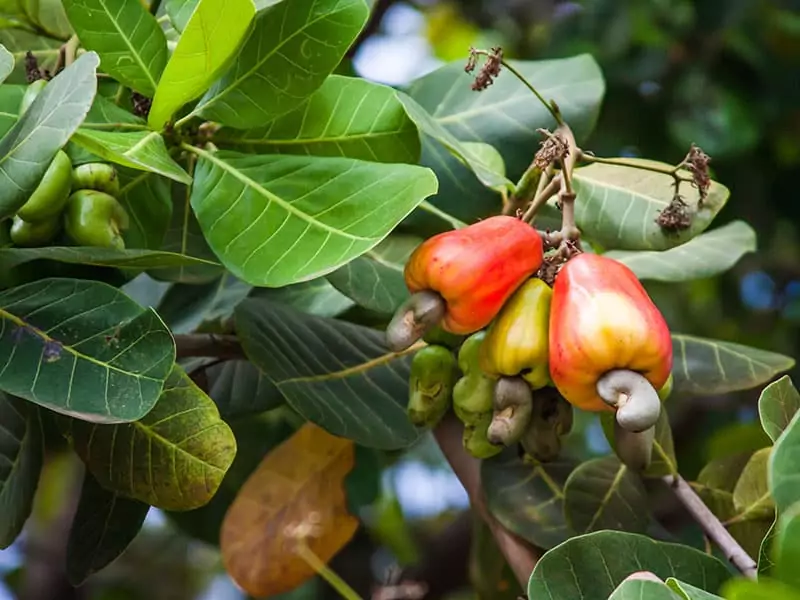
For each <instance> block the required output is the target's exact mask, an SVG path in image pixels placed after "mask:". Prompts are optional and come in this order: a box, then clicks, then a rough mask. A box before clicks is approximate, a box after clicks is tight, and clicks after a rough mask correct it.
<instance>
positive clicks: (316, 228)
mask: <svg viewBox="0 0 800 600" xmlns="http://www.w3.org/2000/svg"><path fill="white" fill-rule="evenodd" d="M279 6H281V5H279ZM196 152H197V153H198V154H200V156H201V159H200V160H199V161H198V164H197V171H196V172H195V184H194V186H193V193H192V208H193V209H194V212H195V214H196V215H197V219H198V221H199V222H200V226H201V227H202V229H203V232H204V234H205V237H206V239H207V240H208V243H209V244H210V246H211V248H212V249H213V250H214V252H215V254H216V255H217V256H218V257H219V258H220V260H221V261H222V263H223V264H224V265H225V267H226V268H227V269H228V270H229V271H231V272H232V273H233V274H234V275H236V276H237V277H239V278H240V279H242V280H244V281H246V282H247V283H250V284H251V285H257V286H268V287H280V286H283V285H287V284H290V283H296V282H299V281H306V280H309V279H314V278H315V277H319V276H321V275H326V274H327V273H330V272H331V271H333V270H334V269H336V268H338V267H340V266H342V265H343V264H346V263H347V262H348V261H350V260H352V259H353V258H356V257H357V256H359V255H361V254H363V253H364V252H366V251H367V250H370V249H372V248H373V247H375V246H376V245H377V244H378V242H380V241H381V240H382V239H383V238H385V237H386V236H387V235H388V234H389V233H390V232H391V231H392V229H393V228H394V227H395V226H396V225H397V224H398V223H399V222H400V221H401V220H402V219H403V217H405V216H406V215H408V213H410V212H411V211H412V210H413V209H414V207H416V206H417V205H418V204H419V203H420V202H422V201H423V200H424V199H425V198H426V197H428V196H430V195H431V194H433V193H434V192H435V191H436V185H437V184H436V178H435V177H434V175H433V173H432V172H431V171H429V170H428V169H423V168H421V167H418V166H414V165H402V164H391V165H389V164H381V163H373V162H364V161H358V160H353V159H349V158H333V157H324V158H323V157H307V156H274V155H273V156H268V155H264V156H259V155H248V154H239V153H236V152H231V151H219V152H216V153H213V154H212V153H210V152H206V151H203V150H196Z"/></svg>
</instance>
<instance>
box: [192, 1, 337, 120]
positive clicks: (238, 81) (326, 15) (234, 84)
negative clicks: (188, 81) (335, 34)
mask: <svg viewBox="0 0 800 600" xmlns="http://www.w3.org/2000/svg"><path fill="white" fill-rule="evenodd" d="M340 12H342V9H341V8H340V9H339V10H337V11H335V12H329V13H323V14H322V15H320V16H319V17H317V18H316V19H313V20H311V21H306V22H305V25H303V27H300V28H299V29H297V30H295V31H294V33H292V34H291V35H290V36H289V37H287V38H286V39H284V40H282V41H281V42H280V44H278V45H277V46H276V47H275V48H274V49H273V50H272V51H271V52H269V53H268V54H265V55H264V57H263V58H262V59H261V60H259V61H258V62H256V63H255V65H254V66H253V68H252V69H250V70H248V71H247V72H246V73H244V75H242V76H241V77H239V78H237V79H234V80H233V81H232V82H231V84H230V85H229V86H227V87H226V88H225V89H223V90H222V91H221V92H220V93H219V94H217V95H216V96H214V97H213V98H211V99H209V101H208V102H207V103H206V104H203V105H202V106H200V105H198V106H196V107H195V108H194V109H193V110H192V112H191V113H189V114H188V115H186V116H185V117H183V118H182V119H180V121H178V123H180V122H185V121H187V120H188V119H190V118H191V117H195V116H197V115H198V114H200V111H202V110H203V109H204V108H206V107H208V106H213V105H214V104H215V103H216V102H217V101H218V100H219V99H220V98H223V97H225V95H226V94H228V92H230V91H231V90H233V89H236V88H238V87H239V85H241V83H242V81H244V80H245V79H247V78H248V77H250V76H251V75H252V74H253V73H255V72H256V71H258V69H260V68H261V66H262V65H263V64H264V63H265V62H267V61H268V60H269V59H270V58H272V57H273V56H274V55H275V54H278V53H279V51H280V50H282V49H283V47H284V46H285V45H286V44H287V43H288V42H289V41H290V40H292V39H294V38H295V37H296V36H298V35H300V33H301V32H302V31H303V30H305V29H308V28H309V27H310V26H311V25H314V24H316V23H318V22H319V21H322V20H323V19H328V18H330V17H332V16H333V15H336V14H338V13H340ZM288 13H289V9H288V8H286V9H285V10H284V12H283V22H282V23H281V33H282V32H283V27H284V25H285V24H286V15H287V14H288ZM245 43H246V42H245Z"/></svg>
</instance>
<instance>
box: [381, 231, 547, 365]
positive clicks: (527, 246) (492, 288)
mask: <svg viewBox="0 0 800 600" xmlns="http://www.w3.org/2000/svg"><path fill="white" fill-rule="evenodd" d="M542 252H543V246H542V238H541V236H540V235H539V234H538V233H537V232H536V230H535V229H533V228H532V227H531V226H530V225H528V224H527V223H524V222H523V221H521V220H520V219H517V218H514V217H509V216H504V215H499V216H495V217H490V218H488V219H485V220H483V221H479V222H478V223H475V224H473V225H470V226H468V227H464V228H463V229H456V230H454V231H447V232H444V233H440V234H438V235H435V236H433V237H431V238H429V239H427V240H425V241H424V242H423V243H422V244H420V245H419V246H418V247H417V248H416V249H415V250H414V252H413V253H412V254H411V256H410V257H409V259H408V262H407V263H406V266H405V271H404V276H405V282H406V286H407V287H408V289H409V291H410V292H411V294H412V295H411V297H410V298H409V299H408V300H407V301H406V302H405V303H404V304H403V305H402V306H401V307H400V308H399V309H398V310H397V312H396V313H395V316H394V318H393V319H392V322H391V323H390V324H389V327H388V328H387V330H386V340H387V343H388V345H389V347H390V348H391V349H392V350H394V351H395V352H400V351H402V350H404V349H406V348H408V347H409V346H411V344H413V343H414V342H415V341H417V340H418V339H419V338H420V337H422V336H423V335H424V334H425V332H426V331H428V330H429V329H431V328H432V327H435V326H436V325H440V326H441V327H442V329H443V330H444V331H447V332H449V333H454V334H457V335H469V334H471V333H474V332H476V331H478V330H480V329H483V328H484V327H486V326H487V325H488V324H489V323H490V322H491V320H492V319H493V318H494V317H495V316H496V315H497V313H498V312H499V311H500V309H501V308H502V307H503V304H505V302H506V300H508V298H509V297H510V296H511V295H512V294H513V293H514V291H516V289H517V288H518V287H519V286H520V285H522V283H523V282H524V281H525V280H526V279H528V278H529V277H530V276H531V275H532V274H534V273H535V272H536V271H537V270H538V269H539V267H540V266H541V264H542Z"/></svg>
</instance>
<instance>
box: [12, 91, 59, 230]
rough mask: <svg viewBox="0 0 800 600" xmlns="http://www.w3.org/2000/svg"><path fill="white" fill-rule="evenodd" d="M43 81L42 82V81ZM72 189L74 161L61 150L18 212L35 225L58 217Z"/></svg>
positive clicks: (21, 217) (21, 216)
mask: <svg viewBox="0 0 800 600" xmlns="http://www.w3.org/2000/svg"><path fill="white" fill-rule="evenodd" d="M40 81H41V80H40ZM71 187H72V161H70V159H69V156H67V154H66V152H64V151H63V150H59V151H58V152H57V153H56V155H55V157H54V158H53V162H51V163H50V166H49V167H47V171H45V172H44V177H42V180H41V181H40V182H39V185H38V186H37V187H36V189H35V190H34V191H33V194H31V196H30V198H28V201H27V202H25V204H23V205H22V208H20V209H19V210H18V211H17V215H18V216H19V218H20V219H23V220H25V221H28V222H29V223H35V222H37V221H48V220H50V219H52V218H53V217H57V216H58V215H60V214H61V211H63V210H64V206H65V205H66V204H67V198H69V192H70V189H71Z"/></svg>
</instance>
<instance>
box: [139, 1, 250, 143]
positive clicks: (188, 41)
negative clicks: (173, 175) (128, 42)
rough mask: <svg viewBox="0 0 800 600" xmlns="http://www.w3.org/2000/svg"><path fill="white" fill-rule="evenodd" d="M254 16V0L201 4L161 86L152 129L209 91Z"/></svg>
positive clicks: (150, 117) (184, 31) (152, 114)
mask: <svg viewBox="0 0 800 600" xmlns="http://www.w3.org/2000/svg"><path fill="white" fill-rule="evenodd" d="M255 13H256V7H255V5H254V4H253V0H201V2H200V3H199V4H198V5H197V7H196V8H195V10H194V11H192V13H191V17H190V18H189V20H188V22H187V23H186V25H185V26H184V27H183V28H182V29H181V32H182V33H181V36H180V38H179V39H178V44H177V46H176V47H175V50H173V52H172V55H171V56H170V58H169V61H168V62H167V66H166V67H165V68H164V72H163V73H162V75H161V79H160V80H159V82H158V87H157V88H156V91H155V97H154V98H153V105H152V106H151V107H150V112H149V114H148V115H147V122H148V123H149V124H150V127H152V128H153V129H161V128H162V127H163V126H164V125H165V124H166V123H167V121H169V120H170V119H171V118H172V115H173V114H174V113H175V111H177V110H178V109H179V108H180V107H182V106H183V105H184V104H186V103H187V102H189V101H191V100H194V99H196V98H199V97H200V96H201V95H202V94H203V92H205V91H206V90H207V89H208V87H209V85H211V83H212V82H213V81H214V80H215V79H217V77H219V75H220V73H221V71H222V69H223V68H224V67H226V66H227V65H228V62H229V61H230V59H231V58H232V57H233V55H234V53H235V52H236V50H237V49H238V48H239V44H240V43H241V41H242V39H243V38H244V36H245V34H246V33H247V28H248V27H249V26H250V23H251V21H252V20H253V17H254V15H255Z"/></svg>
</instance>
